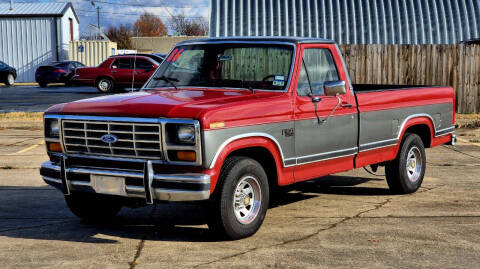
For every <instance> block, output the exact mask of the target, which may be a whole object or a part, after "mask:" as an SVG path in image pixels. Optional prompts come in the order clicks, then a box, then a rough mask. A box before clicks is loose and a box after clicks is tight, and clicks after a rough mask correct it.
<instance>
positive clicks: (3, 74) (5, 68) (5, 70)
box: [0, 61, 17, 86]
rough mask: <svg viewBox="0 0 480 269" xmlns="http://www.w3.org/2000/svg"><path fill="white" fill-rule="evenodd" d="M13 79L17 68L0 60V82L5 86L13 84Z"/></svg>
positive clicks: (15, 77)
mask: <svg viewBox="0 0 480 269" xmlns="http://www.w3.org/2000/svg"><path fill="white" fill-rule="evenodd" d="M15 79H17V70H16V69H15V68H13V67H11V66H9V65H8V64H6V63H4V62H2V61H0V82H1V83H5V85H7V86H13V83H15Z"/></svg>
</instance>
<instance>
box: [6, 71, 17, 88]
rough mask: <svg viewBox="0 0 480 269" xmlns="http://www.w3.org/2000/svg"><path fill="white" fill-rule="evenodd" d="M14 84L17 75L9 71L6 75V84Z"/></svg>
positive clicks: (9, 85)
mask: <svg viewBox="0 0 480 269" xmlns="http://www.w3.org/2000/svg"><path fill="white" fill-rule="evenodd" d="M13 84H15V76H14V75H13V74H12V73H8V74H7V76H6V77H5V85H7V86H8V87H11V86H13Z"/></svg>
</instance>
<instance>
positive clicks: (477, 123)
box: [455, 114, 480, 129]
mask: <svg viewBox="0 0 480 269" xmlns="http://www.w3.org/2000/svg"><path fill="white" fill-rule="evenodd" d="M455 125H456V126H457V128H468V129H476V128H480V114H455Z"/></svg>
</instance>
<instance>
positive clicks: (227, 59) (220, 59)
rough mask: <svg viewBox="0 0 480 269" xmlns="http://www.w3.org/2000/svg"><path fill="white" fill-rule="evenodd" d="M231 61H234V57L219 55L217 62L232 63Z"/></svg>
mask: <svg viewBox="0 0 480 269" xmlns="http://www.w3.org/2000/svg"><path fill="white" fill-rule="evenodd" d="M231 60H233V56H232V55H222V54H219V55H217V61H219V62H225V61H231Z"/></svg>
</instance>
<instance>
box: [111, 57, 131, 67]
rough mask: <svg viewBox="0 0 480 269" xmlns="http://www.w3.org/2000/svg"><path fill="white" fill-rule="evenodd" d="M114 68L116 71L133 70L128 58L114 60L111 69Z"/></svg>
mask: <svg viewBox="0 0 480 269" xmlns="http://www.w3.org/2000/svg"><path fill="white" fill-rule="evenodd" d="M114 66H116V68H118V69H133V66H132V63H131V61H130V59H129V58H119V59H116V60H115V61H114V62H113V64H112V68H113V67H114Z"/></svg>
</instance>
